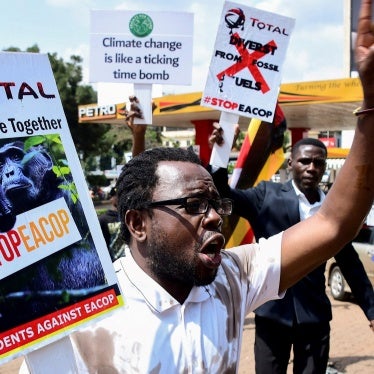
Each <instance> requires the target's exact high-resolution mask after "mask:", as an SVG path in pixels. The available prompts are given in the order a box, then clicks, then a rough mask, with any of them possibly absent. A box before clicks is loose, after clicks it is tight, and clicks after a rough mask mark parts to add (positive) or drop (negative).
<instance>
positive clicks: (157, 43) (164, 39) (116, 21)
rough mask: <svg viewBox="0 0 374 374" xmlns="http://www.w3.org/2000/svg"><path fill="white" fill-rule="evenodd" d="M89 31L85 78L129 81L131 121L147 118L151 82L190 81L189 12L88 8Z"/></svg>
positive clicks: (176, 83)
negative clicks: (136, 112) (87, 75)
mask: <svg viewBox="0 0 374 374" xmlns="http://www.w3.org/2000/svg"><path fill="white" fill-rule="evenodd" d="M90 35H91V38H90V81H91V82H107V83H134V91H135V95H134V96H135V97H136V98H137V99H138V103H136V104H137V107H139V108H140V110H141V116H135V118H134V123H136V124H143V123H144V124H151V123H152V110H151V104H150V103H151V99H152V95H151V91H152V84H156V83H157V84H167V85H190V84H191V81H192V37H193V14H192V13H186V12H148V11H146V12H145V11H131V10H129V11H127V10H113V11H110V10H92V11H91V31H90ZM121 101H122V100H121ZM134 104H135V103H134V102H132V103H131V104H130V105H129V106H128V107H127V110H128V111H131V112H133V110H132V109H131V105H134Z"/></svg>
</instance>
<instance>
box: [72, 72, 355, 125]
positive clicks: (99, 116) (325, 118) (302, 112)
mask: <svg viewBox="0 0 374 374" xmlns="http://www.w3.org/2000/svg"><path fill="white" fill-rule="evenodd" d="M201 97H202V92H193V93H186V94H176V95H167V96H162V97H156V98H153V102H154V104H156V109H155V110H154V112H153V119H152V125H153V126H163V127H176V128H192V127H194V126H196V124H197V123H198V122H199V121H204V120H215V121H219V118H220V114H221V111H220V110H218V109H217V110H212V109H211V108H208V107H204V106H201V105H200V101H201ZM278 102H279V104H280V106H281V108H282V109H283V112H284V114H285V117H286V120H287V127H288V128H289V129H292V128H304V129H310V130H315V131H326V130H329V131H338V130H352V129H354V128H355V125H356V118H355V116H354V115H353V113H352V112H353V110H354V109H356V108H357V107H358V106H359V105H360V104H361V102H362V87H361V83H360V80H359V78H346V79H333V80H321V81H310V82H299V83H287V84H282V85H281V87H280V92H279V96H278ZM142 104H143V103H142ZM143 105H144V104H143ZM126 106H127V107H128V106H129V103H126V102H122V103H113V104H109V105H103V106H99V105H97V104H89V105H82V106H80V107H79V122H80V123H109V124H123V123H124V115H123V114H120V113H121V109H123V108H124V107H126ZM249 121H250V118H248V117H240V119H239V124H240V127H241V128H243V129H246V128H247V126H248V123H249Z"/></svg>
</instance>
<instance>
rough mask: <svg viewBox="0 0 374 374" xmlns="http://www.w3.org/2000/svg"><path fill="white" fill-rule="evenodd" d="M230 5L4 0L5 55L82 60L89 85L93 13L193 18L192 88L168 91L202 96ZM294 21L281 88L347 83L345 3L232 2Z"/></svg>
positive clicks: (179, 0) (215, 0)
mask: <svg viewBox="0 0 374 374" xmlns="http://www.w3.org/2000/svg"><path fill="white" fill-rule="evenodd" d="M224 1H225V0H198V1H196V0H175V1H170V0H135V1H127V0H122V1H121V0H2V1H1V5H0V9H1V21H0V35H1V37H0V49H1V50H4V49H6V48H9V47H18V48H20V49H21V50H25V49H27V48H28V47H31V46H33V45H35V44H36V45H38V47H39V49H40V52H41V53H57V56H58V57H61V58H63V59H64V60H65V61H68V60H69V57H70V56H71V55H80V56H81V57H82V58H83V68H84V83H87V84H89V83H90V82H89V81H88V76H89V74H88V69H89V48H90V45H89V36H90V35H89V34H90V10H116V9H120V10H135V11H181V12H191V13H193V14H194V37H193V66H192V85H190V86H163V87H162V92H163V93H166V94H178V93H188V92H197V91H203V90H204V87H205V82H206V77H207V73H208V68H209V63H210V60H211V55H212V53H213V47H214V43H215V39H216V33H217V29H218V23H219V18H220V15H221V12H222V7H223V4H224ZM231 2H233V3H236V4H243V5H246V6H250V7H255V8H258V9H262V10H266V11H270V12H273V13H277V14H280V15H283V16H287V17H292V18H294V19H295V28H294V31H293V33H292V35H291V39H290V44H289V48H288V51H287V57H286V60H285V62H284V66H283V73H282V83H293V82H304V81H312V80H324V79H336V78H347V77H349V74H348V72H347V69H346V64H345V51H346V49H347V46H346V44H347V43H346V36H345V35H346V33H347V29H348V25H347V22H345V18H344V9H343V6H344V3H345V2H346V0H268V1H261V0H238V1H231Z"/></svg>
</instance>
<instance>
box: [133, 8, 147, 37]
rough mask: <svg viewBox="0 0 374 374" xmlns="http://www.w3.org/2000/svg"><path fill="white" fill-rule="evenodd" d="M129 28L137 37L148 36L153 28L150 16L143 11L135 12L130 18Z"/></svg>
mask: <svg viewBox="0 0 374 374" xmlns="http://www.w3.org/2000/svg"><path fill="white" fill-rule="evenodd" d="M129 28H130V31H131V33H132V34H133V35H135V36H137V37H139V38H143V37H144V36H148V35H149V34H150V33H151V32H152V30H153V21H152V18H151V17H149V16H147V15H146V14H144V13H139V14H135V16H133V17H132V18H131V19H130V23H129Z"/></svg>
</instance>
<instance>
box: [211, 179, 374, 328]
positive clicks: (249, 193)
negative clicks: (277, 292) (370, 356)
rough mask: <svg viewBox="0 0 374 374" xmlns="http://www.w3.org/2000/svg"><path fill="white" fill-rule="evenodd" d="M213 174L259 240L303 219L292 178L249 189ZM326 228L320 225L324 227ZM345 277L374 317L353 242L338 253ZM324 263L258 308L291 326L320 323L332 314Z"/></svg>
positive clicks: (370, 294) (372, 297)
mask: <svg viewBox="0 0 374 374" xmlns="http://www.w3.org/2000/svg"><path fill="white" fill-rule="evenodd" d="M213 178H214V181H215V184H216V186H217V188H218V189H219V191H220V193H221V195H222V196H226V197H230V198H232V199H233V200H234V214H237V215H239V216H241V217H244V218H246V219H247V220H248V221H249V222H250V224H251V227H252V229H253V232H254V235H255V237H256V238H257V240H258V239H259V238H261V237H264V238H268V237H270V236H272V235H275V234H278V233H279V232H281V231H284V230H286V229H287V228H289V227H290V226H292V225H294V224H296V223H297V222H299V221H300V214H299V200H298V197H297V195H296V193H295V190H294V189H293V187H292V183H291V181H289V182H287V183H285V184H281V183H273V182H261V183H259V184H258V185H257V186H256V187H254V188H249V189H247V190H239V189H230V188H229V187H228V184H227V173H226V178H225V177H223V178H222V174H220V173H219V172H217V174H216V173H213ZM323 229H324V228H323V227H321V230H323ZM335 259H336V261H337V263H338V264H339V266H340V268H341V270H342V273H343V274H344V277H345V278H346V280H347V282H348V284H349V286H350V287H351V289H352V292H353V293H354V295H355V297H356V299H357V302H358V303H359V305H360V307H361V308H362V310H363V311H364V313H365V315H366V316H367V318H368V319H369V320H373V319H374V292H373V287H372V285H371V283H370V281H369V279H368V277H367V274H366V272H365V269H364V267H363V265H362V263H361V261H360V259H359V257H358V254H357V252H356V251H355V250H354V248H353V246H352V244H351V243H349V244H348V245H346V246H345V247H344V248H343V249H342V250H341V251H340V252H339V253H338V254H337V255H336V256H335ZM325 267H326V264H323V265H321V266H319V267H318V268H317V269H315V270H314V271H312V272H311V273H310V274H308V275H307V276H305V277H304V278H303V279H301V280H300V281H299V282H298V283H296V284H295V285H294V286H292V287H291V288H289V289H288V290H287V292H286V295H285V297H284V298H283V299H281V300H273V301H269V302H267V303H265V304H264V305H262V306H261V307H259V308H258V309H256V310H255V313H256V314H257V315H259V316H263V317H267V318H271V319H274V320H277V321H278V322H280V323H283V324H285V325H288V326H291V325H292V324H293V322H296V323H320V322H327V321H330V320H331V318H332V312H331V304H330V301H329V299H328V297H327V295H326V290H325V275H324V273H325Z"/></svg>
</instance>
